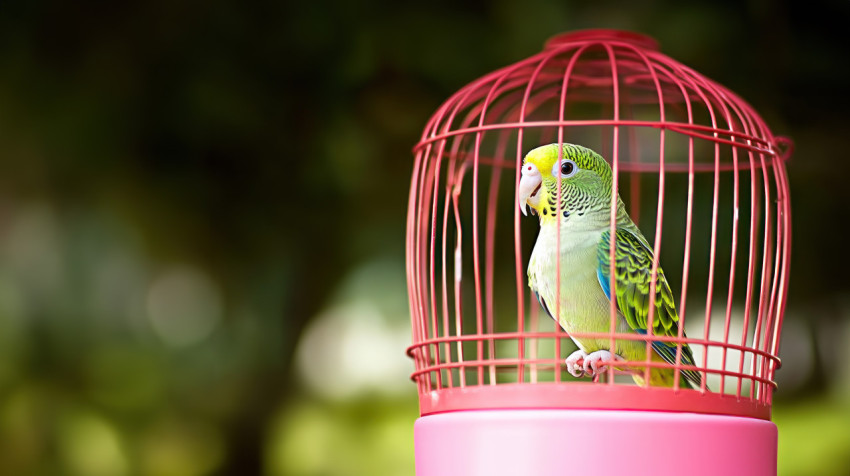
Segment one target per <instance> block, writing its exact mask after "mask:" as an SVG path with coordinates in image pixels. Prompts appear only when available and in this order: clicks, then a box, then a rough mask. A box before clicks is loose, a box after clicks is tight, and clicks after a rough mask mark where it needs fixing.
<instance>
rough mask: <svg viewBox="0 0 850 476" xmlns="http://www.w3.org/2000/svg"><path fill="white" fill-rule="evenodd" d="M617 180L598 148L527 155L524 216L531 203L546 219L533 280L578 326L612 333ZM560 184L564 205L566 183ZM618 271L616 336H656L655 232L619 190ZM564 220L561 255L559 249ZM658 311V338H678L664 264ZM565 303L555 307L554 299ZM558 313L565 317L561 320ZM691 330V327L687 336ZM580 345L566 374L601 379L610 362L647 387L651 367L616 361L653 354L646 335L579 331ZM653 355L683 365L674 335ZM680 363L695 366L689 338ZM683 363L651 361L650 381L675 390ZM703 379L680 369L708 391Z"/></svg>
mask: <svg viewBox="0 0 850 476" xmlns="http://www.w3.org/2000/svg"><path fill="white" fill-rule="evenodd" d="M611 180H612V173H611V168H610V167H609V166H608V163H607V162H606V161H605V159H603V158H602V157H601V156H600V155H599V154H597V153H596V152H594V151H592V150H590V149H588V148H586V147H582V146H578V145H574V144H563V152H562V154H561V160H558V144H549V145H544V146H541V147H538V148H536V149H534V150H532V151H531V152H529V153H528V154H527V155H526V156H525V160H524V161H523V165H522V178H521V180H520V182H519V189H518V191H517V197H518V201H519V206H520V208H521V210H522V213H523V214H526V205H528V206H529V207H530V208H531V210H532V213H536V214H537V215H538V216H539V217H540V233H539V235H538V236H537V242H536V243H535V245H534V250H533V251H532V253H531V259H530V260H529V263H528V285H529V287H530V288H531V290H532V291H533V292H534V293H535V294H536V295H537V299H538V301H539V302H540V304H541V306H542V307H543V308H544V309H545V310H546V312H547V313H549V315H550V316H552V318H553V319H558V324H560V326H561V327H562V328H563V329H564V330H565V331H566V332H567V333H568V334H570V336H571V337H572V335H573V333H576V332H578V333H581V332H585V333H608V332H610V324H611V319H610V299H611V286H610V283H609V281H610V280H609V275H610V246H611V241H612V240H611V229H610V224H611V208H610V207H611ZM557 187H560V189H561V192H560V193H561V198H560V208H558V189H557ZM616 216H617V228H616V237H615V239H614V240H613V242H614V243H615V244H616V247H615V251H614V257H615V274H616V279H617V283H616V284H617V285H616V287H615V289H616V299H617V319H616V328H615V329H614V330H615V332H617V333H623V334H627V333H639V334H646V333H647V321H648V318H647V316H648V315H649V312H648V307H649V293H650V285H649V283H650V279H651V276H652V263H653V253H652V248H651V247H650V246H649V243H648V242H647V240H646V238H644V236H643V234H642V233H641V232H640V229H638V227H637V225H635V224H634V222H632V220H631V218H629V215H628V214H627V213H626V209H625V206H624V205H623V201H622V200H621V199H620V197H619V196H618V197H617V215H616ZM558 227H560V229H561V231H560V252H558V251H557V250H556V248H557V244H556V242H557V240H558V238H557V236H558ZM558 259H560V272H561V276H560V287H561V291H560V296H558V294H557V292H556V287H557V284H556V283H557V282H558V280H557V279H556V273H557V266H558V265H557V260H558ZM655 283H656V284H655V313H654V317H653V322H652V335H657V336H673V337H676V336H678V332H679V325H678V323H679V316H678V314H677V313H676V305H675V302H674V301H673V294H672V292H671V291H670V286H669V285H668V284H667V279H666V278H665V277H664V272H663V271H662V270H661V267H659V268H658V271H657V275H656V282H655ZM556 302H557V303H558V305H559V309H558V312H557V313H555V312H553V311H555V309H554V306H555V305H556ZM555 316H557V317H555ZM682 335H683V336H684V333H683V334H682ZM572 339H573V341H574V342H575V343H576V345H577V346H578V350H577V351H575V352H573V353H572V354H571V355H570V356H569V357H568V358H567V359H566V366H567V371H568V372H569V373H570V374H571V375H573V376H575V377H581V376H583V375H587V376H590V377H593V376H595V375H598V374H600V373H602V372H604V368H605V366H606V365H609V364H611V365H614V366H615V368H617V369H620V370H627V371H630V372H631V373H632V376H633V378H634V380H635V382H636V383H638V384H639V385H645V383H646V382H644V368H645V367H630V368H627V369H626V368H622V367H617V365H616V363H615V362H616V361H622V360H623V359H625V360H628V361H633V362H634V361H638V362H640V361H645V360H646V342H645V341H644V340H624V339H620V340H615V341H614V344H615V347H616V348H615V349H611V348H610V344H611V341H610V339H609V338H607V337H603V338H598V339H594V338H584V337H580V338H576V337H572ZM651 349H652V356H651V359H652V360H653V361H656V362H668V363H670V364H674V363H675V362H676V353H677V345H676V343H674V342H661V341H653V342H652V344H651ZM681 349H682V350H681V356H680V358H679V361H680V363H681V364H682V365H688V366H693V365H695V364H694V356H693V353H692V352H691V348H690V347H689V346H688V344H682V347H681ZM674 377H675V374H674V370H673V369H670V368H657V367H652V368H651V370H650V378H649V384H650V385H653V386H664V387H672V386H673V384H674ZM701 382H702V376H701V374H700V373H699V372H697V371H694V370H681V378H680V386H682V387H685V388H686V387H688V386H690V387H691V388H700V385H701Z"/></svg>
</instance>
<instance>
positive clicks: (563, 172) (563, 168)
mask: <svg viewBox="0 0 850 476" xmlns="http://www.w3.org/2000/svg"><path fill="white" fill-rule="evenodd" d="M554 169H555V170H554V171H553V172H554V175H558V176H560V177H561V178H569V177H572V176H573V175H575V174H576V172H578V165H576V163H575V162H573V161H572V160H569V159H565V160H562V161H561V162H560V163H559V164H555V167H554Z"/></svg>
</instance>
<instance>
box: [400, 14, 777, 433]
mask: <svg viewBox="0 0 850 476" xmlns="http://www.w3.org/2000/svg"><path fill="white" fill-rule="evenodd" d="M549 143H574V144H580V145H583V146H586V147H588V148H590V149H593V150H594V151H596V152H598V153H599V154H600V155H602V156H603V157H604V158H605V159H606V160H607V161H608V162H609V164H610V166H611V169H612V171H613V186H612V188H613V190H614V191H615V192H617V193H619V195H620V196H621V197H622V199H623V201H624V202H625V204H626V207H627V209H628V213H629V215H630V216H631V218H632V219H633V221H634V222H635V223H636V224H637V225H638V227H639V228H640V229H641V231H642V232H643V234H644V235H645V236H646V238H647V240H648V242H649V244H650V245H651V246H652V249H653V252H654V256H655V261H654V263H653V273H655V272H657V267H658V266H659V263H660V264H661V265H662V266H663V268H664V272H665V274H666V277H667V280H668V282H669V283H670V286H671V288H672V291H673V295H674V296H675V301H676V307H677V309H678V312H679V317H680V326H679V327H680V329H681V330H682V331H683V332H679V334H678V336H675V337H673V338H672V339H668V341H673V342H676V343H679V344H684V343H687V344H689V345H690V347H691V348H692V349H693V353H694V357H695V358H694V362H695V364H696V365H695V366H694V367H695V368H694V370H696V371H699V372H700V374H701V375H702V376H703V377H704V378H703V379H702V385H701V386H700V388H697V389H695V390H691V389H687V388H684V384H681V383H680V382H679V381H678V379H677V382H676V384H675V385H674V386H673V387H672V388H660V387H651V386H637V385H635V384H633V383H631V379H630V378H628V376H626V375H617V374H621V373H622V372H613V371H612V372H609V375H608V376H607V378H606V377H603V378H597V380H596V381H588V380H587V379H576V378H574V377H572V376H571V375H570V374H568V373H567V372H566V369H565V366H564V358H565V357H566V356H567V355H568V354H569V352H571V351H572V350H574V349H575V345H574V344H573V343H572V341H571V339H570V336H569V335H567V333H566V332H565V331H563V330H562V329H561V328H560V327H559V326H558V325H557V324H556V322H555V321H554V320H553V319H551V318H549V316H548V315H546V314H545V311H543V310H542V309H541V308H540V305H539V304H538V302H537V299H535V297H534V296H533V294H532V292H531V290H530V289H529V287H528V278H527V275H526V269H527V267H528V261H529V256H530V254H531V250H532V246H533V245H534V241H535V237H536V235H537V232H538V229H539V225H538V223H537V220H536V219H529V218H527V217H523V216H522V215H521V214H520V211H519V207H518V206H517V187H518V185H519V181H520V165H521V164H522V161H523V157H524V156H525V154H526V153H528V152H529V151H530V150H532V149H534V148H535V147H537V146H540V145H543V144H549ZM790 150H791V142H790V141H789V140H788V139H785V138H782V137H776V136H774V135H773V134H772V133H771V131H770V129H769V128H768V127H767V125H766V124H765V122H764V121H763V120H762V118H761V117H760V116H759V115H758V114H757V113H756V111H755V110H753V108H752V107H751V106H750V105H749V104H747V103H746V102H744V101H743V100H742V99H740V98H739V97H738V96H737V95H735V94H734V93H733V92H731V91H730V90H728V89H726V88H725V87H723V86H721V85H720V84H718V83H716V82H714V81H712V80H711V79H709V78H706V77H705V76H703V75H701V74H699V73H698V72H696V71H694V70H693V69H691V68H688V67H687V66H684V65H682V64H680V63H678V62H677V61H675V60H673V59H671V58H669V57H667V56H665V55H664V54H662V53H660V52H659V51H658V45H657V44H656V42H655V41H654V40H652V39H651V38H648V37H645V36H642V35H639V34H634V33H627V32H619V31H608V30H590V31H580V32H574V33H568V34H564V35H560V36H556V37H554V38H552V39H550V40H549V41H548V42H547V43H546V45H545V48H544V49H543V51H542V52H540V53H538V54H536V55H534V56H532V57H530V58H528V59H525V60H522V61H519V62H518V63H515V64H513V65H510V66H507V67H505V68H502V69H499V70H498V71H495V72H493V73H491V74H487V75H486V76H484V77H482V78H480V79H478V80H476V81H473V82H472V83H470V84H468V85H467V86H465V87H463V88H462V89H461V90H459V91H458V92H457V93H456V94H454V95H453V96H452V97H451V98H449V99H448V100H447V101H446V102H445V103H444V104H442V105H441V106H440V107H439V109H438V110H437V111H436V113H435V114H434V115H433V116H432V117H431V119H430V120H429V121H428V123H427V126H426V127H425V130H424V131H423V134H422V138H421V140H420V142H419V143H418V144H417V145H416V146H415V148H414V154H415V162H414V166H413V175H412V179H411V186H410V197H409V205H408V221H407V281H408V291H409V299H410V312H411V322H412V327H413V344H412V346H411V347H410V348H409V349H408V354H409V355H410V357H412V359H413V361H414V362H415V371H414V373H413V375H412V379H413V380H414V381H415V383H416V385H417V388H418V393H419V401H420V412H421V414H422V415H428V414H434V413H440V412H446V411H457V410H475V409H494V408H529V409H530V408H569V409H618V410H624V409H625V410H665V411H669V410H673V411H682V412H693V413H703V414H724V415H734V416H746V417H755V418H760V419H769V418H770V405H771V398H772V391H773V389H774V388H775V386H776V383H775V381H774V374H775V371H776V369H777V367H778V366H779V358H778V356H777V349H778V347H779V337H780V328H781V325H782V316H783V313H784V309H785V301H786V294H787V280H788V269H789V251H790V232H791V229H790V213H789V212H790V205H789V197H788V183H787V177H786V171H785V165H784V162H785V161H786V160H787V159H788V157H789V155H790ZM614 196H616V195H614ZM612 301H613V300H612ZM611 312H612V313H614V312H616V309H615V307H614V305H613V304H612V311H611ZM612 322H613V318H612ZM685 335H687V337H685ZM608 337H610V338H611V339H612V342H613V339H614V338H615V337H616V338H617V339H620V338H623V336H622V335H620V334H615V333H614V329H613V326H612V329H611V330H610V334H609V335H608ZM626 338H630V339H643V341H648V340H649V339H653V338H655V339H657V338H658V337H657V336H652V335H651V333H650V335H648V336H647V335H643V336H641V335H637V334H635V335H632V336H631V337H626ZM647 365H653V364H651V363H649V358H647ZM654 365H656V366H658V365H668V366H670V367H676V368H681V363H676V364H667V363H662V364H654Z"/></svg>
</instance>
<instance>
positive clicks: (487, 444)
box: [414, 410, 777, 476]
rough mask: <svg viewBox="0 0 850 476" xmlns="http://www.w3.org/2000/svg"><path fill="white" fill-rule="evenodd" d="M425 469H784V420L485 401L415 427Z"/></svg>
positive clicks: (468, 472)
mask: <svg viewBox="0 0 850 476" xmlns="http://www.w3.org/2000/svg"><path fill="white" fill-rule="evenodd" d="M414 439H415V447H416V475H417V476H438V475H439V476H447V475H463V476H473V475H482V476H484V475H486V476H500V475H512V476H513V475H533V476H549V475H552V476H555V475H558V476H564V475H581V476H591V475H617V476H624V475H629V476H636V475H651V476H662V475H668V474H669V475H677V476H679V475H683V474H687V475H692V476H703V475H712V476H714V475H723V476H732V475H742V476H743V475H746V476H761V475H765V476H768V475H769V476H775V475H776V444H777V433H776V425H774V424H773V423H772V422H770V421H766V420H758V419H754V418H745V417H732V416H725V415H702V414H695V413H665V412H645V411H604V410H482V411H459V412H450V413H440V414H432V415H426V416H424V417H421V418H419V419H418V420H416V425H415V426H414Z"/></svg>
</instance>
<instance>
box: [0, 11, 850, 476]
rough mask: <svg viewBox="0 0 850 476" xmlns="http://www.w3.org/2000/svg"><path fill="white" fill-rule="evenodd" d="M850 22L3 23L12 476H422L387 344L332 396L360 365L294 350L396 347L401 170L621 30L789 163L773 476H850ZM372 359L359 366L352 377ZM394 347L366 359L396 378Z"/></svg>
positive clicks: (409, 414)
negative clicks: (534, 58)
mask: <svg viewBox="0 0 850 476" xmlns="http://www.w3.org/2000/svg"><path fill="white" fill-rule="evenodd" d="M848 13H850V8H848V5H847V3H846V2H837V1H833V2H820V3H818V4H817V5H814V4H811V3H807V4H805V5H804V4H802V2H799V3H792V2H767V1H758V0H753V1H747V2H733V1H725V2H717V1H711V2H709V1H700V2H690V3H687V4H684V3H682V2H676V1H673V0H658V1H653V2H645V3H641V4H640V5H639V6H638V4H633V3H631V2H612V3H609V4H606V5H600V4H597V3H593V4H585V3H584V2H581V3H580V2H561V1H555V0H532V1H529V2H510V1H506V0H505V1H496V2H468V3H463V4H459V3H457V2H450V1H445V0H443V1H438V2H431V3H428V4H423V3H416V4H406V5H402V4H397V3H395V2H385V1H377V0H366V1H363V2H357V3H351V2H344V1H341V0H328V1H323V2H285V3H280V2H254V3H250V4H249V3H239V2H231V3H226V2H200V1H192V0H190V1H187V2H167V1H163V0H153V1H149V2H141V3H123V2H91V3H89V4H79V3H67V2H51V1H33V2H5V3H4V4H3V5H2V7H0V151H2V158H0V473H2V474H51V475H52V474H77V475H100V474H102V475H121V474H150V475H171V474H174V475H193V474H197V475H200V474H234V475H235V474H272V475H275V474H287V475H289V474H291V475H359V474H363V475H366V474H369V475H371V474H393V475H395V474H412V472H413V459H412V451H413V446H412V423H413V420H414V418H415V417H416V414H417V412H416V402H415V388H414V386H413V385H412V384H410V383H408V382H406V377H405V375H406V374H407V372H409V370H410V369H411V368H412V365H410V363H409V362H407V361H406V357H405V356H404V354H403V348H404V343H403V342H401V343H399V344H398V346H397V348H396V347H395V346H394V345H395V344H393V345H392V346H390V351H391V352H392V349H395V353H394V354H393V353H391V354H390V355H391V356H392V357H391V359H400V360H402V361H404V363H402V364H401V368H402V370H401V371H399V369H398V366H395V367H394V366H392V365H391V366H388V367H386V369H385V370H386V373H384V374H380V375H385V376H386V378H387V379H391V381H390V380H387V381H386V383H385V384H384V383H381V382H382V381H380V380H362V379H365V378H366V377H362V376H361V377H358V378H361V380H357V379H353V380H351V381H350V382H352V383H350V385H351V386H352V387H351V388H349V387H344V388H343V389H342V390H340V391H336V390H334V391H332V392H331V393H323V392H325V390H322V389H323V388H326V387H323V386H322V385H321V384H320V385H319V386H315V385H311V384H309V383H308V380H309V379H305V378H304V376H303V372H309V371H310V370H303V369H305V368H306V369H312V368H316V369H324V370H322V372H328V373H327V374H324V373H322V374H321V375H320V377H324V378H319V379H317V381H323V380H324V381H326V382H331V383H333V381H334V379H335V378H338V377H334V374H333V373H332V370H333V369H335V368H336V369H339V368H340V366H339V365H337V363H336V361H329V362H320V361H321V359H322V358H323V356H324V355H325V352H324V349H315V348H313V349H310V348H308V347H309V346H306V344H304V345H303V346H302V347H304V348H305V349H306V350H303V351H298V350H297V349H299V342H302V336H304V334H305V329H306V328H307V326H308V325H310V324H311V322H318V320H320V319H325V318H327V319H328V321H327V322H331V323H334V322H340V321H334V320H333V319H345V316H360V317H358V319H359V318H362V319H366V320H367V321H368V322H370V323H371V324H370V325H372V326H373V327H372V328H374V329H389V330H387V331H386V336H387V342H391V343H396V342H398V340H397V336H398V335H399V332H398V329H402V330H404V329H406V326H407V323H406V322H407V319H408V316H407V314H406V308H405V296H404V292H405V291H404V289H405V288H404V285H403V280H404V258H403V250H404V243H403V241H404V220H405V213H406V204H407V189H408V185H409V177H410V170H411V163H412V157H411V153H410V149H411V147H412V145H413V144H414V143H415V142H416V141H417V139H418V136H419V134H420V132H421V129H422V127H424V125H425V122H426V120H427V119H428V117H429V115H430V114H431V113H432V112H433V111H434V110H435V109H436V107H437V106H438V105H439V104H440V103H441V102H442V101H443V100H444V99H446V98H447V97H448V96H449V95H450V94H452V93H453V92H454V91H456V90H457V89H458V88H460V87H461V86H463V85H464V84H465V83H467V82H469V81H471V80H472V79H474V78H477V77H479V76H481V75H483V74H485V73H487V72H489V71H492V70H493V69H495V68H498V67H500V66H503V65H506V64H509V63H511V62H514V61H516V60H519V59H521V58H524V57H526V56H529V55H531V54H533V53H535V52H537V51H539V49H540V47H541V46H542V44H543V42H544V41H545V39H546V38H548V37H550V36H552V35H554V34H556V33H559V32H562V31H566V30H573V29H579V28H590V27H597V28H598V27H608V28H623V29H631V30H636V31H641V32H643V33H646V34H649V35H651V36H653V37H655V38H656V39H658V40H659V41H660V43H661V45H662V50H663V51H664V52H665V53H667V54H669V55H671V56H673V57H674V58H677V59H679V60H680V61H682V62H683V63H685V64H687V65H690V66H692V67H694V68H695V69H697V70H699V71H701V72H703V73H705V74H706V75H708V76H709V77H712V78H714V79H716V80H718V81H719V82H721V83H723V84H725V85H727V86H728V87H730V88H731V89H733V90H735V91H736V92H738V93H739V94H740V95H741V96H742V97H744V98H746V99H747V100H748V101H749V102H750V103H752V104H753V105H754V106H755V108H756V109H757V110H759V111H760V112H761V113H762V114H763V115H764V117H765V118H766V119H767V121H768V123H769V124H770V125H771V126H772V128H773V129H774V132H776V133H778V134H782V135H787V136H791V137H793V138H794V139H795V141H796V146H797V149H796V153H795V156H794V159H793V161H792V162H791V164H790V166H789V170H790V177H791V184H792V197H793V206H794V227H795V228H794V232H795V235H794V262H793V266H792V280H791V281H792V284H791V299H790V303H791V304H790V308H789V315H788V319H789V320H791V321H794V320H796V321H798V322H797V324H798V325H797V327H796V329H800V330H801V335H786V340H785V341H786V342H788V341H789V340H791V341H796V342H804V343H807V344H806V345H804V347H803V351H802V352H808V353H810V354H811V355H810V356H809V359H808V360H807V361H806V362H809V364H806V365H805V366H804V367H803V368H802V370H800V371H799V372H800V373H799V375H798V378H797V381H798V382H799V383H798V384H796V385H794V386H791V388H790V389H789V391H787V392H783V390H782V388H780V390H779V392H778V393H777V403H776V410H775V413H776V421H777V423H778V424H779V426H780V445H781V449H780V453H781V455H782V456H781V459H780V472H781V474H787V475H807V474H818V475H821V474H845V473H846V468H848V467H850V461H848V460H847V458H846V454H847V453H848V450H850V437H848V430H847V427H846V425H839V424H838V422H839V421H847V418H846V416H847V414H848V411H850V410H848V406H847V403H846V402H847V401H848V400H850V398H848V393H850V392H848V388H850V387H848V385H846V382H847V381H848V372H847V368H848V367H850V354H848V346H847V341H848V339H850V332H847V330H848V325H847V315H848V314H849V313H850V299H848V297H850V295H848V293H847V289H848V288H847V285H848V281H847V279H846V272H845V270H846V269H848V265H849V264H850V262H848V256H847V254H846V253H841V252H840V251H841V249H842V248H841V247H839V246H837V245H836V246H832V245H829V243H833V242H835V243H837V242H838V240H840V239H841V238H840V237H841V236H843V235H837V236H836V235H832V234H831V233H830V232H831V231H834V230H837V229H840V228H841V224H842V223H847V222H848V218H850V211H848V210H850V209H848V207H846V206H844V204H843V196H842V192H843V189H845V188H846V186H845V184H844V180H845V178H846V177H848V176H850V161H847V160H844V156H845V155H846V152H844V151H845V150H846V140H845V138H846V131H847V130H848V126H850V123H849V122H848V110H850V109H848V107H847V106H848V100H847V98H848V92H847V91H846V89H847V86H848V82H847V78H848V77H850V63H848V62H847V61H846V58H847V54H848V51H847V50H846V48H845V47H844V45H845V44H846V42H845V41H843V40H844V38H843V37H844V30H845V29H846V26H845V23H846V21H847V19H848ZM824 238H826V240H824ZM376 263H377V264H376ZM376 266H377V268H376ZM375 269H379V270H380V271H374V270H375ZM364 270H366V271H364ZM369 270H372V271H369ZM363 273H366V274H365V275H364V274H363ZM370 273H371V274H370ZM364 276H366V277H364ZM370 276H371V277H370ZM388 276H389V278H387V277H388ZM373 279H374V281H370V280H373ZM364 280H365V281H364ZM352 282H355V283H357V282H361V283H362V282H367V283H374V284H373V285H369V286H361V287H359V288H358V287H356V286H354V285H352V284H351V283H352ZM393 283H395V284H393ZM175 316H180V317H175ZM323 316H324V317H323ZM328 316H330V317H328ZM334 316H337V317H334ZM339 316H343V317H339ZM364 316H365V317H364ZM352 319H353V317H352ZM357 322H359V321H355V324H356V323H357ZM327 327H328V326H325V328H327ZM320 328H321V326H319V327H317V329H320ZM372 328H370V329H372ZM352 329H354V330H356V329H357V327H356V326H352ZM316 332H319V334H316V335H318V336H321V333H320V331H316ZM352 332H353V331H352ZM842 332H843V333H842ZM317 339H319V340H316V341H310V342H322V341H321V339H320V338H319V337H317ZM394 339H395V340H394ZM303 342H306V341H303ZM352 342H353V343H349V344H346V345H349V347H350V346H354V347H353V348H341V349H340V350H339V355H341V356H343V357H345V356H347V357H346V358H350V357H351V356H352V355H354V356H355V358H359V357H358V356H360V355H361V354H359V353H358V352H360V349H359V348H358V347H357V345H358V344H357V343H358V342H361V341H357V340H354V341H352ZM813 348H814V349H816V350H817V351H815V352H812V350H811V349H813ZM376 349H377V350H375V352H373V354H372V355H362V358H363V359H366V360H364V362H381V361H382V359H384V360H386V357H385V354H383V353H381V352H383V351H384V350H381V349H378V348H377V347H376ZM296 352H297V353H298V355H306V356H307V357H302V358H301V360H302V361H305V359H306V361H308V362H309V361H310V360H311V359H313V360H316V363H317V365H318V366H317V367H310V366H309V365H308V366H307V367H303V366H300V367H299V365H297V364H296V360H297V359H296ZM346 352H347V353H346ZM328 355H330V354H328ZM791 355H798V354H793V353H792V354H791ZM368 359H375V360H368ZM354 362H355V365H354V367H352V368H358V366H357V365H356V364H357V362H358V361H354ZM792 364H793V362H792ZM305 365H306V364H305ZM322 365H324V366H322ZM404 366H407V367H406V368H405V367H404ZM360 367H361V368H362V367H363V366H362V365H361V366H360ZM299 368H300V369H302V373H299V371H298V369H299ZM789 368H790V367H789ZM779 378H780V380H781V379H782V378H783V375H782V371H780V375H779ZM340 381H342V380H340ZM358 382H360V383H358ZM363 382H365V383H363ZM375 382H377V384H376V383H375ZM840 382H844V383H843V384H841V383H840ZM780 384H781V382H780ZM358 385H359V386H358ZM346 389H348V390H346ZM333 392H337V393H333ZM841 416H843V419H840V417H841Z"/></svg>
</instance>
